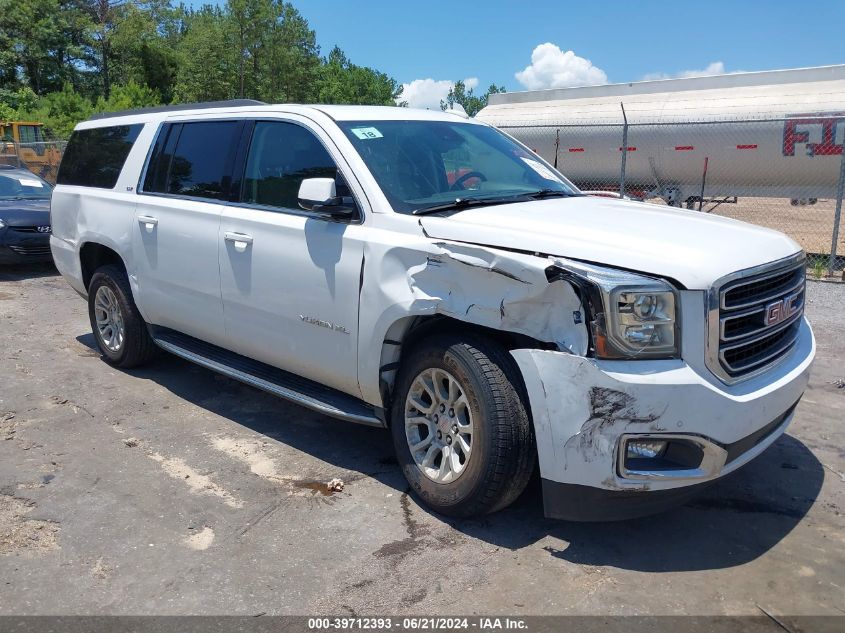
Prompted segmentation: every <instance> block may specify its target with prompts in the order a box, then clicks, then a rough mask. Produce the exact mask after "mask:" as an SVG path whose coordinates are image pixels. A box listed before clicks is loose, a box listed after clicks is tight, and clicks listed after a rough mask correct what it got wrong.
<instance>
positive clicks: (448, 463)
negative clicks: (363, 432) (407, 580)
mask: <svg viewBox="0 0 845 633" xmlns="http://www.w3.org/2000/svg"><path fill="white" fill-rule="evenodd" d="M523 390H524V389H523V387H522V379H521V376H520V374H519V370H518V368H517V367H516V364H515V362H514V360H513V358H512V357H511V356H510V354H509V353H508V351H507V350H506V349H505V348H504V347H502V346H501V345H499V344H497V343H496V342H494V341H492V340H490V339H488V338H486V337H483V336H478V335H476V334H472V333H467V334H456V335H438V336H434V337H432V338H429V339H426V340H425V341H423V342H422V343H420V344H418V345H417V346H415V347H414V348H413V349H412V350H411V351H410V352H409V354H408V356H407V357H406V359H405V360H404V361H403V364H402V368H401V370H400V372H399V376H398V378H397V382H396V390H395V398H394V402H393V407H392V412H391V413H392V415H391V429H392V433H393V443H394V447H395V449H396V454H397V457H398V460H399V463H400V465H401V466H402V471H403V473H404V475H405V477H406V479H407V480H408V482H409V483H410V485H411V487H412V488H413V490H414V491H415V492H416V493H417V494H418V495H419V496H420V497H421V498H422V499H423V500H424V501H425V502H426V504H427V505H429V506H430V507H431V508H432V509H434V510H436V511H437V512H440V513H442V514H446V515H450V516H457V517H467V516H473V515H479V514H485V513H489V512H495V511H496V510H500V509H502V508H504V507H506V506H507V505H509V504H510V503H512V502H513V501H514V500H515V499H516V498H517V497H518V496H519V495H520V493H522V491H523V490H524V489H525V486H526V485H527V483H528V480H529V479H530V477H531V473H532V471H533V469H534V464H535V462H536V449H535V446H534V437H533V433H532V427H531V421H530V419H529V417H528V413H527V410H526V406H525V399H524V397H523V395H522V392H523Z"/></svg>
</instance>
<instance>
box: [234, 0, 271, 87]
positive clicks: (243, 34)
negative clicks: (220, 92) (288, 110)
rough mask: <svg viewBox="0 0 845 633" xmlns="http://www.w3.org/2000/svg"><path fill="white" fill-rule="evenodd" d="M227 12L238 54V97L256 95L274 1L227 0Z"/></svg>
mask: <svg viewBox="0 0 845 633" xmlns="http://www.w3.org/2000/svg"><path fill="white" fill-rule="evenodd" d="M226 11H227V15H228V17H229V20H230V22H231V24H232V28H233V30H234V34H235V42H236V45H237V55H238V96H239V97H246V96H247V95H255V94H257V92H258V89H259V88H258V86H259V84H260V67H261V60H262V56H263V52H264V41H265V38H266V31H267V27H268V25H269V24H270V21H271V19H272V18H271V16H272V14H273V7H272V0H227V2H226Z"/></svg>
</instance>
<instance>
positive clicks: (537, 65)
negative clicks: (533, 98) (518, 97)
mask: <svg viewBox="0 0 845 633" xmlns="http://www.w3.org/2000/svg"><path fill="white" fill-rule="evenodd" d="M514 76H515V77H516V79H517V81H518V82H519V83H521V84H522V85H523V86H525V87H526V88H528V89H529V90H542V89H544V88H568V87H570V86H591V85H595V84H605V83H607V74H606V73H605V72H604V71H603V70H602V69H601V68H599V67H598V66H594V65H593V62H591V61H590V60H589V59H584V58H583V57H578V55H576V54H575V53H574V52H573V51H566V52H563V51H562V50H560V48H558V47H557V46H555V45H554V44H552V43H551V42H546V43H545V44H540V45H539V46H537V47H536V48H535V49H534V50H533V52H532V53H531V64H530V65H529V66H526V68H525V70H521V71H519V72H518V73H516V74H515V75H514Z"/></svg>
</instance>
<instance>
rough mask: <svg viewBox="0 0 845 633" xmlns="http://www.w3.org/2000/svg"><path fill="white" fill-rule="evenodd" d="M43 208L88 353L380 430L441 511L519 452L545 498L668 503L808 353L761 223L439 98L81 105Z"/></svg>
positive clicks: (796, 389) (794, 282)
mask: <svg viewBox="0 0 845 633" xmlns="http://www.w3.org/2000/svg"><path fill="white" fill-rule="evenodd" d="M52 226H53V233H52V237H51V238H50V239H51V247H52V253H53V257H54V259H55V262H56V265H57V266H58V268H59V270H60V271H61V273H62V274H63V275H64V277H65V278H66V279H67V281H68V282H69V283H70V285H71V286H72V287H73V288H74V289H75V290H76V291H77V292H78V293H79V294H80V295H82V296H83V297H85V298H86V299H87V301H88V312H89V316H90V321H91V327H92V329H93V333H94V336H95V338H96V341H97V345H98V346H99V348H100V351H101V352H102V355H103V359H104V360H105V361H106V362H107V363H109V364H111V365H114V366H117V367H134V366H137V365H140V364H142V363H144V362H145V361H148V360H149V359H150V358H151V357H152V356H153V354H154V351H155V350H157V349H158V348H163V349H164V350H167V351H168V352H171V353H173V354H176V355H178V356H181V357H184V358H186V359H189V360H191V361H194V362H196V363H199V364H200V365H203V366H205V367H208V368H211V369H213V370H215V371H218V372H221V373H223V374H225V375H228V376H230V377H232V378H235V379H237V380H241V381H243V382H245V383H248V384H250V385H253V386H255V387H258V388H260V389H263V390H266V391H268V392H271V393H274V394H277V395H279V396H281V397H283V398H287V399H289V400H291V401H293V402H295V403H297V404H299V405H302V406H305V407H309V408H311V409H315V410H317V411H321V412H323V413H325V414H326V415H329V416H333V417H335V418H341V419H344V420H349V421H353V422H358V423H362V424H367V425H372V426H376V427H384V428H388V429H390V432H391V434H392V437H393V442H394V445H395V449H396V455H397V458H398V460H399V463H400V465H401V468H402V470H403V472H404V475H405V477H407V479H408V482H409V483H410V485H411V487H412V488H413V490H414V491H415V492H416V493H417V495H418V496H419V497H420V498H421V499H422V500H423V501H424V502H425V503H427V504H428V505H429V506H430V507H431V508H433V509H434V510H436V511H438V512H441V513H444V514H447V515H453V516H470V515H477V514H481V513H488V512H493V511H495V510H498V509H500V508H503V507H505V506H507V505H508V504H509V503H511V502H512V501H513V500H514V499H515V498H516V497H517V496H518V495H519V494H520V493H521V492H522V490H523V489H524V488H525V486H526V484H527V482H528V481H529V478H530V477H531V475H532V472H534V470H535V467H539V474H540V477H541V481H542V489H543V502H544V506H545V512H546V514H547V515H548V516H550V517H556V518H562V519H570V520H604V519H618V518H624V517H632V516H638V515H643V514H648V513H653V512H657V511H659V510H662V509H664V508H667V507H670V506H672V505H673V504H678V503H681V502H682V501H683V500H684V499H686V498H688V497H690V496H691V495H693V494H695V493H696V492H697V491H698V490H700V488H701V487H702V486H705V485H707V484H708V483H709V482H712V481H714V480H716V479H718V478H720V477H722V476H724V475H726V474H728V473H730V472H732V471H734V470H736V469H737V468H740V467H741V466H743V465H744V464H747V463H748V462H749V461H750V460H752V459H754V458H755V457H756V456H758V455H759V454H760V453H762V452H763V451H764V450H766V448H767V447H768V446H769V445H771V444H772V443H773V442H774V441H775V440H777V438H778V437H779V436H780V435H781V434H782V433H783V432H784V430H785V429H786V427H787V425H788V424H789V422H790V420H791V418H792V416H793V412H794V410H795V407H796V405H797V403H798V400H799V399H800V398H801V395H802V393H803V391H804V389H805V387H806V385H807V381H808V374H809V370H810V365H811V363H812V360H813V356H814V352H815V343H814V339H813V334H812V331H811V330H810V326H809V325H808V323H807V321H806V319H805V318H804V309H803V308H804V286H805V260H804V254H803V253H802V252H801V249H800V247H799V246H798V245H797V244H796V243H795V242H793V241H792V240H791V239H789V238H788V237H786V236H784V235H782V234H780V233H777V232H774V231H771V230H768V229H763V228H759V227H756V226H752V225H749V224H744V223H742V222H738V221H734V220H730V219H725V218H718V217H712V216H708V215H703V214H701V213H697V212H694V211H686V210H680V209H675V208H669V207H664V206H658V205H652V204H643V203H638V202H631V201H627V200H613V199H608V198H599V197H590V196H586V195H584V194H582V193H581V192H579V191H578V190H577V188H576V187H574V186H573V185H572V184H571V183H570V182H569V181H567V179H566V178H565V177H564V176H563V175H561V174H560V173H559V172H558V171H557V170H556V169H555V168H554V167H552V166H551V165H549V164H548V163H546V162H545V161H544V160H543V159H542V158H540V157H539V156H537V155H536V154H534V153H533V152H532V151H531V150H530V149H528V148H526V147H525V146H523V145H521V144H520V143H518V142H516V141H515V140H514V139H512V138H511V137H509V136H507V135H506V134H504V133H502V132H500V131H498V130H497V129H495V128H493V127H491V126H488V125H486V124H484V123H481V122H478V121H473V120H467V119H462V118H460V117H458V116H456V115H454V114H451V113H441V112H430V111H425V110H410V109H406V108H391V107H358V106H295V105H264V104H259V103H257V102H244V101H241V102H222V103H213V104H200V105H194V106H187V107H185V106H178V107H168V108H159V109H151V110H146V111H143V110H142V111H131V112H126V113H118V114H112V115H107V116H104V117H101V118H96V119H92V120H88V121H85V122H83V123H80V124H79V125H78V126H77V127H76V130H75V131H74V133H73V135H72V137H71V139H70V142H69V144H68V147H67V151H66V153H65V155H64V158H63V160H62V163H61V167H60V171H59V175H58V185H57V187H56V189H55V192H54V194H53V197H52ZM326 433H331V427H330V426H327V427H326Z"/></svg>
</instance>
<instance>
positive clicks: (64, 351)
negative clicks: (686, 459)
mask: <svg viewBox="0 0 845 633" xmlns="http://www.w3.org/2000/svg"><path fill="white" fill-rule="evenodd" d="M843 306H845V286H842V285H839V286H837V285H834V284H820V283H812V284H810V288H809V306H808V311H809V315H810V317H811V319H812V320H813V321H814V323H815V327H816V334H817V337H818V342H819V359H818V362H817V365H816V369H815V374H814V376H813V380H812V384H811V388H810V390H809V392H808V393H807V394H806V396H805V398H804V400H803V401H802V403H801V404H800V406H799V409H798V413H797V415H796V418H795V421H794V423H793V424H792V426H791V428H790V431H789V433H788V435H786V436H784V437H783V438H782V439H781V440H780V441H778V442H777V443H776V444H775V445H774V446H773V447H772V448H771V449H770V450H769V451H767V452H766V453H765V454H764V455H763V456H761V457H760V458H758V459H757V460H756V461H755V462H752V463H751V464H750V465H749V466H748V467H746V468H745V469H744V470H742V471H740V472H739V473H737V474H736V475H735V476H733V477H732V478H730V479H728V480H727V481H723V482H721V483H719V484H717V485H716V486H714V487H712V488H711V489H709V491H708V492H707V493H705V495H704V496H702V497H701V498H699V499H698V500H696V501H694V502H692V503H690V504H689V505H687V506H685V507H683V508H680V509H678V510H676V511H674V512H671V513H667V514H664V515H661V516H657V517H651V518H647V519H640V520H637V521H631V522H626V523H617V524H603V525H583V524H567V523H561V522H554V521H548V520H545V519H543V518H542V511H541V507H540V499H539V494H538V490H537V486H534V487H532V488H531V489H530V490H529V491H528V492H527V493H526V494H525V495H524V496H523V497H522V498H521V499H520V500H519V501H518V502H517V503H516V505H515V506H513V507H512V508H510V509H508V510H506V511H504V512H501V513H499V514H496V515H493V516H489V517H486V518H483V519H479V520H471V521H446V520H444V519H443V518H441V517H438V516H435V515H432V514H431V513H429V512H427V511H426V510H425V509H424V508H422V507H420V506H419V505H418V503H417V502H416V500H415V499H414V498H413V497H410V496H409V495H408V494H407V492H406V485H405V483H404V480H403V479H402V476H401V474H400V473H399V471H398V469H397V466H396V464H395V461H394V459H393V457H392V449H391V445H390V440H389V437H388V434H387V433H385V432H381V431H377V430H372V429H367V428H363V427H358V426H355V425H351V424H346V423H342V422H337V421H333V420H330V419H327V418H324V417H321V416H319V415H316V414H314V413H311V412H309V411H306V410H303V409H301V408H298V407H296V406H293V405H290V404H287V403H285V402H282V401H280V400H277V399H274V398H272V397H270V396H267V395H265V394H263V393H261V392H258V391H256V390H254V389H251V388H249V387H246V386H243V385H241V384H239V383H236V382H233V381H231V380H228V379H226V378H223V377H220V376H217V375H215V374H213V373H211V372H210V371H207V370H205V369H201V368H199V367H195V366H192V365H190V364H188V363H186V362H183V361H180V360H177V359H176V358H174V357H168V356H164V357H163V358H162V359H161V360H160V361H158V362H157V363H156V364H154V365H153V366H151V367H149V368H146V369H143V370H138V371H131V372H125V371H118V370H115V369H112V368H110V367H109V366H108V365H106V364H105V363H104V362H103V361H101V360H100V358H99V356H98V354H97V353H96V352H95V351H94V350H93V349H92V346H93V339H92V337H91V335H90V333H89V326H88V322H87V316H86V309H85V304H84V303H83V302H82V301H81V300H80V299H79V297H77V296H76V295H75V294H74V293H73V292H72V291H71V289H70V288H69V287H68V286H67V284H66V283H65V282H64V281H63V280H62V279H61V278H60V277H58V276H57V275H56V273H55V271H53V270H51V269H49V268H44V269H37V270H23V269H18V270H12V271H8V270H7V271H4V272H0V376H2V382H0V614H84V613H106V614H150V613H156V614H224V613H231V614H260V613H267V614H289V613H296V614H314V613H331V614H341V615H342V614H349V613H357V614H374V613H381V614H385V613H391V614H400V613H414V614H423V615H431V614H445V615H451V614H456V613H458V614H472V613H497V614H520V615H525V614H573V613H578V614H668V613H687V614H755V615H759V614H760V612H761V609H764V610H766V611H768V612H769V613H772V614H775V615H778V614H792V615H799V614H843V613H845V589H843V588H845V529H844V528H845V517H843V515H842V513H843V509H845V474H843V473H845V450H843V446H845V429H843V424H842V421H843V419H845V388H843V383H842V382H839V383H837V382H836V381H841V380H842V379H845V366H843V363H842V358H843V357H845V336H843V335H845V326H843V324H842V320H841V310H842V307H843ZM332 478H339V479H342V480H343V481H344V482H345V487H344V489H343V491H341V492H335V493H333V494H329V493H328V492H327V491H325V492H323V490H324V489H323V488H322V485H323V483H324V482H327V481H329V480H331V479H332Z"/></svg>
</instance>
